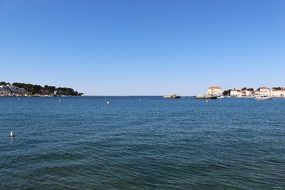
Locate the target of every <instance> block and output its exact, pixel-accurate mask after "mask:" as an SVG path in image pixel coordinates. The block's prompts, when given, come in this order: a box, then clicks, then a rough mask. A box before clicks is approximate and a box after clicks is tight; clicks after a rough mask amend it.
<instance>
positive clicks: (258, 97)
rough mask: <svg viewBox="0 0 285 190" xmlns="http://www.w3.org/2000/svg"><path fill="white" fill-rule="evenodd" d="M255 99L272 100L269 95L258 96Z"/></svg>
mask: <svg viewBox="0 0 285 190" xmlns="http://www.w3.org/2000/svg"><path fill="white" fill-rule="evenodd" d="M255 99H256V100H257V101H263V100H270V99H271V97H269V96H256V97H255Z"/></svg>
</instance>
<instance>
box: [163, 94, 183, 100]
mask: <svg viewBox="0 0 285 190" xmlns="http://www.w3.org/2000/svg"><path fill="white" fill-rule="evenodd" d="M163 98H166V99H177V98H180V96H177V95H176V94H171V95H166V96H163Z"/></svg>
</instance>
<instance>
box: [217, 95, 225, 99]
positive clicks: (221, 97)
mask: <svg viewBox="0 0 285 190" xmlns="http://www.w3.org/2000/svg"><path fill="white" fill-rule="evenodd" d="M224 98H226V97H225V96H218V99H224Z"/></svg>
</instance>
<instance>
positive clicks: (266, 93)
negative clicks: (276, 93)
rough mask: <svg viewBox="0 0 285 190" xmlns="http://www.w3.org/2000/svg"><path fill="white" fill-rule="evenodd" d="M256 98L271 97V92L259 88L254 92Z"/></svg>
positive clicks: (268, 89)
mask: <svg viewBox="0 0 285 190" xmlns="http://www.w3.org/2000/svg"><path fill="white" fill-rule="evenodd" d="M255 95H256V96H271V90H270V88H267V87H260V88H259V89H257V91H255Z"/></svg>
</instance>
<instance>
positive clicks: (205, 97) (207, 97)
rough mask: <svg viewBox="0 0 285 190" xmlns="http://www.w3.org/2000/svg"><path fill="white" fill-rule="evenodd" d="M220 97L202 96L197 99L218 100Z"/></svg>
mask: <svg viewBox="0 0 285 190" xmlns="http://www.w3.org/2000/svg"><path fill="white" fill-rule="evenodd" d="M217 98H218V96H212V95H200V96H196V99H217Z"/></svg>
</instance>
